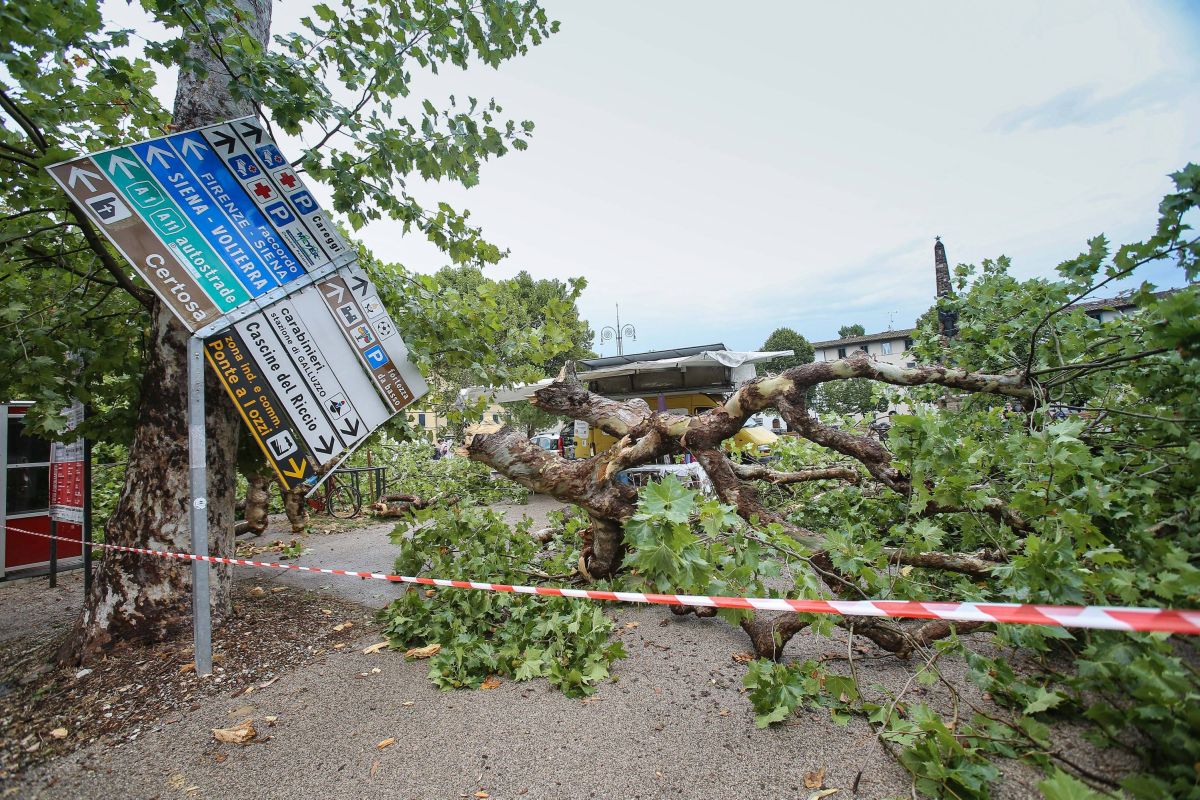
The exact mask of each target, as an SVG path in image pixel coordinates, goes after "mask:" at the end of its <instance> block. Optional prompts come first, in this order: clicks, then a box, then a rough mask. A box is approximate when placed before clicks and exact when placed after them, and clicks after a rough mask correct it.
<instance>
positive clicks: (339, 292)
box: [325, 283, 346, 304]
mask: <svg viewBox="0 0 1200 800" xmlns="http://www.w3.org/2000/svg"><path fill="white" fill-rule="evenodd" d="M330 287H333V291H332V292H326V293H325V296H326V297H332V298H333V301H334V302H335V303H339V304H340V303H341V302H342V297H344V296H345V294H346V290H345V289H343V288H342V287H341V286H338V285H337V284H336V283H327V284H325V288H326V289H328V288H330Z"/></svg>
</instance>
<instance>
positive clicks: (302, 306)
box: [263, 287, 392, 447]
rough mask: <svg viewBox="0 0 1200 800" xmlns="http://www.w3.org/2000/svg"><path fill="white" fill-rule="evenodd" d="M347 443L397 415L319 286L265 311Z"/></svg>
mask: <svg viewBox="0 0 1200 800" xmlns="http://www.w3.org/2000/svg"><path fill="white" fill-rule="evenodd" d="M263 316H264V317H265V318H266V319H267V321H268V322H270V323H271V326H272V327H273V328H274V329H275V333H276V335H277V336H278V337H279V341H280V342H281V343H282V344H283V346H284V348H285V349H287V351H288V354H289V355H290V356H291V357H292V362H293V363H295V365H296V367H297V368H298V369H299V370H300V372H301V373H302V374H303V375H304V381H305V383H307V384H308V387H309V389H310V390H311V391H312V393H313V395H314V396H316V398H317V399H318V400H319V401H320V402H321V404H322V408H323V410H324V411H325V412H326V414H327V416H328V417H329V418H330V421H331V422H332V423H333V425H334V427H335V428H336V429H337V432H338V435H339V436H340V437H341V438H342V441H343V442H344V443H345V444H346V446H347V447H353V446H354V445H355V444H357V443H358V442H359V441H361V440H362V439H364V438H365V437H366V436H367V434H369V433H370V432H371V431H373V430H375V429H376V428H378V427H379V426H380V425H382V424H383V423H385V422H387V420H388V419H389V418H390V417H391V416H392V412H391V410H390V409H389V408H388V407H387V406H386V405H384V402H383V400H382V399H381V398H380V397H379V395H378V394H377V393H376V391H375V387H374V385H373V384H372V383H371V379H370V378H369V377H368V376H367V373H366V372H364V371H363V370H362V369H361V368H360V367H359V366H358V359H357V356H355V354H354V352H353V351H352V350H351V349H350V347H349V345H347V344H346V340H345V339H343V338H342V334H341V331H340V330H338V328H337V323H336V322H335V321H334V319H333V317H332V316H330V314H329V310H328V309H327V308H326V307H325V304H324V303H323V302H322V301H321V298H320V296H319V295H318V294H317V290H316V289H315V288H312V287H310V288H308V289H305V290H303V291H300V292H297V293H296V294H293V295H291V296H290V297H287V298H285V299H283V300H280V301H279V302H277V303H274V304H272V305H271V306H269V307H268V308H266V309H264V310H263Z"/></svg>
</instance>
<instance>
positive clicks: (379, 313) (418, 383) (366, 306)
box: [343, 263, 428, 397]
mask: <svg viewBox="0 0 1200 800" xmlns="http://www.w3.org/2000/svg"><path fill="white" fill-rule="evenodd" d="M343 273H344V276H345V280H346V282H347V285H348V286H349V288H350V291H351V292H352V293H353V294H354V296H355V299H356V300H357V301H358V304H359V305H360V306H362V309H363V313H365V314H366V315H367V319H368V320H369V321H370V323H371V325H372V327H374V329H375V333H376V334H378V336H379V344H380V346H382V347H383V349H384V352H386V353H387V354H388V355H389V356H391V359H392V363H394V364H395V365H396V368H397V369H398V370H399V371H400V374H401V375H402V376H403V377H404V381H405V383H407V384H408V385H409V387H410V388H411V389H412V390H413V391H414V392H415V393H416V396H417V397H420V396H421V395H423V394H425V393H426V392H427V391H428V387H427V386H426V385H425V379H424V378H423V377H421V373H420V372H418V371H417V368H416V367H414V366H413V365H412V362H411V361H409V357H408V347H407V346H405V344H404V340H403V339H401V338H400V333H399V331H397V330H396V323H395V322H393V321H392V318H391V317H390V316H388V313H387V309H386V308H384V307H383V301H382V300H380V299H379V290H378V289H376V288H375V284H373V283H372V282H371V279H370V278H368V277H367V273H366V272H364V271H363V270H362V268H361V267H359V266H358V264H357V263H352V264H348V265H346V267H345V269H344V270H343Z"/></svg>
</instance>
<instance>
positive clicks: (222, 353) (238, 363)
mask: <svg viewBox="0 0 1200 800" xmlns="http://www.w3.org/2000/svg"><path fill="white" fill-rule="evenodd" d="M204 355H205V357H206V358H207V359H208V363H209V364H210V365H211V366H212V368H213V369H214V370H216V372H217V376H218V377H219V378H220V379H221V384H222V385H223V386H224V387H225V391H226V392H228V393H229V397H230V398H231V399H232V400H233V404H234V406H236V407H237V410H238V413H239V414H241V416H242V420H243V421H244V422H245V423H246V427H247V428H248V429H249V430H250V435H251V436H253V437H254V440H255V441H256V442H258V446H259V447H261V448H262V451H263V453H265V454H266V456H267V459H268V460H269V461H270V463H271V466H272V468H274V470H275V474H276V475H278V476H279V480H280V481H281V482H282V483H283V485H284V486H286V487H287V488H289V489H294V488H297V487H300V486H303V485H304V484H305V482H306V481H309V480H310V479H314V478H315V472H314V470H313V463H312V457H311V456H310V455H309V453H308V452H306V451H305V449H304V440H303V439H302V438H301V437H300V436H299V434H298V433H297V432H296V431H295V430H294V429H293V427H292V425H291V423H290V420H289V418H288V415H287V411H286V409H285V408H284V405H283V403H281V402H280V400H279V398H278V396H277V395H276V394H275V392H274V391H273V390H272V388H271V386H270V384H269V383H268V382H267V379H266V377H265V376H264V375H262V374H261V371H260V369H259V367H258V364H257V363H256V362H255V360H254V358H253V356H252V355H251V354H250V351H249V349H248V348H247V347H246V343H245V342H244V341H243V340H242V337H241V335H240V334H239V333H238V332H237V331H236V330H233V329H229V330H226V331H225V332H223V333H219V334H217V335H216V336H214V337H213V338H211V339H209V340H208V341H207V342H205V343H204Z"/></svg>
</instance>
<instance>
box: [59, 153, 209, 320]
mask: <svg viewBox="0 0 1200 800" xmlns="http://www.w3.org/2000/svg"><path fill="white" fill-rule="evenodd" d="M50 175H51V176H52V177H53V178H54V180H56V181H57V182H58V184H59V185H60V186H62V187H63V189H64V190H66V192H67V194H68V195H70V197H71V199H72V200H74V201H75V204H76V205H77V206H79V207H80V208H82V209H83V211H84V213H86V214H87V215H88V216H89V217H90V218H91V219H92V221H93V222H95V223H96V224H97V225H98V227H99V228H100V230H101V231H103V232H104V235H105V236H106V237H108V240H109V241H110V242H112V243H113V245H114V246H115V247H116V248H117V252H119V253H120V254H121V255H122V256H124V257H125V260H126V261H128V262H129V263H130V265H131V266H132V267H133V268H134V270H135V271H136V272H137V274H138V275H140V276H141V278H142V280H144V281H145V282H146V284H147V285H149V286H150V288H151V289H153V290H154V293H155V294H156V295H158V297H159V298H160V299H161V300H162V301H163V302H164V303H166V305H167V307H168V308H170V309H171V311H172V312H174V314H175V316H176V317H177V318H178V319H179V321H180V322H182V323H183V325H184V327H185V328H187V329H188V330H189V331H192V332H193V333H194V332H195V331H197V330H199V329H200V328H202V327H204V326H205V325H208V324H209V323H211V322H213V321H214V320H216V319H217V317H219V316H220V315H221V314H222V313H224V311H222V310H220V309H219V308H218V304H217V303H216V302H215V301H214V300H213V299H212V298H211V297H210V296H209V295H208V294H207V293H206V292H205V291H204V290H203V289H201V288H200V283H199V282H198V280H197V278H196V276H195V274H194V271H193V270H192V269H191V268H190V267H189V266H188V264H187V262H185V261H182V260H180V259H178V258H177V257H176V255H175V252H174V251H173V250H172V249H171V248H169V247H167V246H166V244H165V243H164V242H163V241H162V240H161V239H159V238H158V236H156V235H155V233H154V231H153V230H151V229H150V226H149V225H148V224H146V221H145V220H144V219H143V218H142V217H141V216H139V215H137V214H134V213H133V212H132V210H131V209H130V207H129V206H128V205H127V204H126V203H125V201H124V198H123V197H121V196H118V194H117V187H116V186H114V185H113V184H112V183H111V182H110V181H109V180H108V179H107V178H105V177H104V174H103V173H102V172H101V170H100V168H99V166H97V165H96V163H95V162H94V161H92V160H91V159H90V158H79V159H75V160H74V161H68V162H67V163H65V164H59V165H57V166H54V167H51V168H50Z"/></svg>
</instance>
